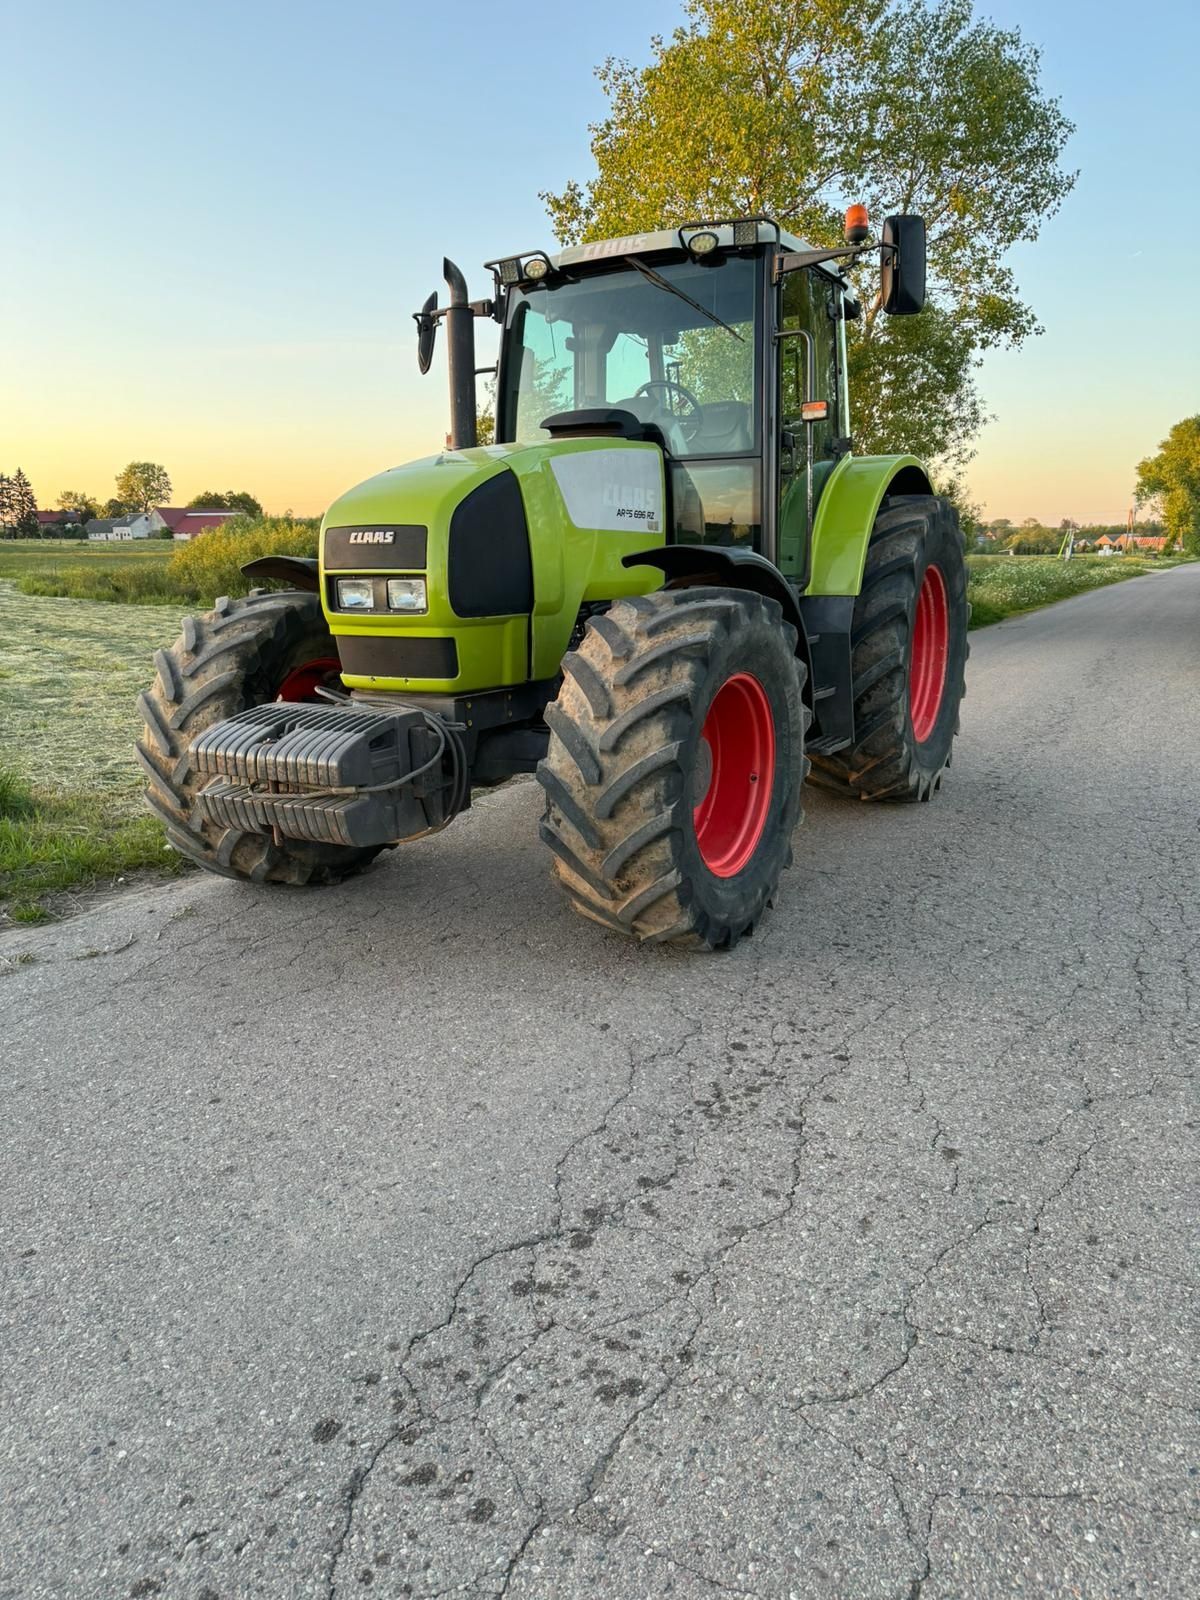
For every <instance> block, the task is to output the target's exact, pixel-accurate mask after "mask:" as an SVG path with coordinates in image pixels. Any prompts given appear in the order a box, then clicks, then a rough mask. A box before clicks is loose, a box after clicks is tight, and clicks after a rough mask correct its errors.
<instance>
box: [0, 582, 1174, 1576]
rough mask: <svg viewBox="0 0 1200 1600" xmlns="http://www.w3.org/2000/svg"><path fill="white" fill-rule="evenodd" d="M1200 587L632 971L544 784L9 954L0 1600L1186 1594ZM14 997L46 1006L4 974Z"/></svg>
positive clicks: (1007, 635) (1110, 619)
mask: <svg viewBox="0 0 1200 1600" xmlns="http://www.w3.org/2000/svg"><path fill="white" fill-rule="evenodd" d="M1198 794H1200V567H1195V566H1193V567H1184V568H1180V569H1178V570H1176V571H1174V572H1171V573H1167V574H1160V575H1155V576H1152V577H1149V578H1144V579H1140V580H1136V581H1134V582H1130V583H1127V584H1123V585H1120V586H1118V587H1115V588H1112V589H1107V590H1105V591H1102V592H1100V593H1096V594H1093V595H1089V596H1086V597H1082V598H1080V599H1077V600H1073V601H1069V602H1067V603H1065V604H1063V605H1061V606H1058V607H1056V608H1054V609H1052V610H1049V611H1045V612H1042V613H1040V614H1037V615H1034V616H1029V617H1026V618H1022V619H1018V620H1014V621H1012V622H1009V623H1006V624H1004V625H1002V626H1000V627H997V628H994V629H990V630H987V631H986V632H984V633H981V634H978V635H976V636H975V637H974V642H973V655H972V659H971V664H970V669H969V674H968V697H967V701H966V705H965V711H964V726H963V734H962V738H961V740H960V743H959V746H958V751H957V755H956V758H955V763H954V767H953V770H952V772H951V773H950V775H949V777H948V779H947V781H946V784H945V786H944V788H943V791H942V793H941V795H940V796H939V797H937V799H936V800H935V802H934V803H933V804H931V805H928V806H922V807H917V808H901V809H889V808H883V807H869V806H855V805H848V804H839V803H836V802H835V801H833V800H832V799H830V798H828V797H826V796H823V795H820V794H816V793H812V794H811V795H810V799H809V802H808V819H807V822H806V824H805V825H804V827H803V829H802V830H801V832H800V833H799V835H798V837H797V841H796V845H797V848H796V865H795V867H794V868H793V870H792V871H791V872H790V873H789V874H788V876H787V879H786V880H785V890H784V893H783V895H782V898H781V901H780V903H779V905H778V907H777V909H776V911H775V913H774V915H773V916H772V917H771V918H770V919H769V922H768V923H767V924H766V925H764V927H763V928H762V929H761V931H760V933H759V934H758V935H756V937H755V938H754V939H753V940H752V941H749V942H746V943H744V944H743V945H742V946H740V947H739V948H738V950H737V951H735V952H734V953H732V954H730V955H725V956H709V957H697V956H694V955H685V954H680V953H678V952H672V951H670V950H661V949H658V950H643V951H639V950H637V949H635V948H627V947H626V946H625V945H624V944H622V943H621V942H619V941H615V940H613V939H612V938H611V937H610V936H609V935H607V934H605V933H603V932H602V931H600V930H599V929H597V928H594V927H591V926H589V925H588V924H586V923H584V922H582V921H580V920H577V919H576V918H575V917H574V916H573V914H571V913H570V912H569V911H568V910H567V909H566V907H565V906H564V905H563V904H562V903H560V901H559V899H558V897H557V895H556V893H555V892H554V890H553V889H552V886H551V885H550V883H549V881H548V879H547V875H546V870H545V868H546V862H545V860H544V858H543V854H542V847H541V846H540V845H539V843H538V841H537V837H536V817H537V813H538V809H539V808H538V794H537V791H536V788H535V787H534V786H533V785H532V784H520V785H515V786H513V787H511V788H509V789H507V790H505V791H502V792H500V793H498V794H495V795H493V796H491V797H490V798H488V799H486V800H485V801H484V802H483V804H481V805H480V806H479V807H478V809H477V810H475V811H474V812H472V813H471V814H470V815H469V816H467V817H465V818H464V819H462V820H460V821H459V822H458V823H456V824H455V825H454V827H453V828H452V829H450V830H449V831H448V832H447V833H445V834H443V835H441V836H440V837H438V838H436V839H432V840H429V841H425V842H423V843H421V844H418V845H415V846H412V847H409V848H406V849H402V850H399V851H397V852H395V853H394V854H391V855H389V856H388V857H387V858H386V860H385V861H384V863H383V864H382V865H381V866H380V867H378V868H377V869H376V870H375V871H374V872H373V873H371V874H370V875H369V876H368V877H366V878H364V879H361V880H359V881H358V882H355V883H351V884H349V885H346V886H344V887H343V888H340V889H330V890H319V891H315V892H311V893H305V892H297V891H291V892H289V891H286V890H275V891H264V890H258V889H252V888H244V887H240V886H237V885H232V884H228V883H225V882H222V881H219V880H215V879H208V878H201V877H195V878H191V879H189V880H186V881H184V882H183V883H182V884H174V885H171V886H167V887H163V888H158V889H151V890H145V891H140V892H137V893H135V894H131V895H129V897H128V898H126V899H125V900H123V901H121V902H120V903H118V904H114V905H110V906H108V907H105V908H102V909H100V910H97V911H94V912H91V913H89V914H87V915H84V916H81V917H79V918H77V919H75V920H74V921H71V922H69V923H65V924H62V925H60V926H58V927H55V928H52V929H50V930H48V931H28V932H25V933H18V934H14V935H9V936H7V937H6V939H5V940H4V941H3V943H0V958H2V962H3V965H4V968H5V971H4V975H3V976H0V1010H2V1012H3V1018H2V1033H0V1038H2V1040H3V1054H4V1066H3V1072H2V1080H3V1088H2V1098H0V1245H2V1252H0V1258H2V1261H3V1274H4V1283H3V1295H2V1300H0V1396H2V1401H0V1403H2V1407H3V1414H2V1417H0V1478H2V1487H3V1493H2V1494H0V1596H3V1597H4V1600H18V1597H19V1600H38V1597H45V1596H54V1597H63V1600H91V1597H97V1600H110V1597H120V1596H149V1595H163V1596H170V1597H176V1596H178V1597H188V1600H213V1597H215V1596H219V1597H220V1600H238V1597H242V1596H272V1597H274V1596H329V1595H336V1596H338V1597H346V1596H352V1595H357V1594H359V1593H364V1594H366V1593H370V1594H371V1595H372V1596H388V1597H392V1596H401V1595H406V1596H407V1595H412V1596H433V1595H450V1594H454V1595H466V1596H474V1597H482V1596H493V1595H500V1594H505V1595H508V1596H511V1597H513V1600H542V1597H566V1596H571V1597H585V1596H586V1597H591V1596H603V1597H611V1600H651V1597H653V1600H658V1597H660V1596H672V1597H684V1600H689V1597H692V1596H697V1597H699V1596H709V1595H715V1594H721V1595H735V1596H738V1595H741V1596H749V1595H756V1596H769V1597H772V1600H774V1597H785V1596H789V1597H790V1596H798V1597H808V1596H833V1597H839V1600H840V1597H849V1600H858V1597H876V1596H878V1597H895V1600H915V1597H917V1596H920V1597H921V1600H947V1597H950V1596H961V1597H970V1600H975V1597H981V1596H1000V1595H1004V1596H1009V1595H1014V1594H1016V1595H1029V1596H1039V1597H1041V1596H1059V1595H1063V1596H1066V1595H1071V1596H1083V1597H1086V1600H1097V1597H1107V1596H1122V1597H1124V1596H1129V1595H1179V1596H1185V1595H1186V1596H1194V1595H1196V1594H1197V1593H1200V1522H1198V1521H1197V1518H1196V1512H1197V1503H1196V1498H1197V1490H1198V1489H1200V1476H1198V1472H1200V1466H1198V1463H1200V1450H1198V1444H1200V1429H1198V1426H1197V1418H1198V1412H1197V1401H1198V1395H1197V1361H1198V1357H1200V1323H1198V1319H1197V1303H1198V1287H1197V1286H1198V1281H1200V1273H1198V1260H1197V1240H1198V1233H1197V1223H1198V1221H1200V1207H1198V1206H1197V1198H1198V1194H1197V1189H1196V1187H1195V1176H1196V1171H1197V1168H1196V1157H1197V1153H1198V1151H1197V1132H1196V1130H1197V1123H1198V1117H1197V1099H1196V1084H1195V1073H1196V1061H1197V1055H1198V1053H1200V1011H1198V1009H1197V989H1196V979H1197V974H1196V959H1197V947H1198V937H1197V934H1198V929H1200V908H1198V905H1197V858H1198V843H1200V840H1198V834H1197V798H1196V797H1197V795H1198ZM22 955H25V956H32V957H34V958H36V959H33V960H24V961H22V960H21V959H20V957H21V956H22Z"/></svg>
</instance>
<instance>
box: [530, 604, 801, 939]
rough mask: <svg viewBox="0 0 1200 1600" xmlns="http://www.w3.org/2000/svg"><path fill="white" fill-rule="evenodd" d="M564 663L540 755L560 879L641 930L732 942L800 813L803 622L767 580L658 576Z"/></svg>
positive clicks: (594, 909)
mask: <svg viewBox="0 0 1200 1600" xmlns="http://www.w3.org/2000/svg"><path fill="white" fill-rule="evenodd" d="M563 673H564V678H563V686H562V690H561V692H560V694H559V696H558V699H557V700H556V701H555V703H554V704H553V705H551V706H549V707H548V708H547V711H546V722H547V724H548V725H549V728H550V745H549V750H548V753H547V755H546V759H545V760H544V761H543V762H542V763H541V765H540V766H539V768H538V780H539V782H540V783H541V785H542V787H543V789H544V790H545V794H546V811H545V816H544V818H543V821H542V825H541V834H542V838H543V840H544V841H545V843H546V844H547V845H548V846H549V847H550V849H551V850H552V851H553V852H554V857H555V859H554V864H553V869H552V870H553V874H554V877H555V879H556V881H557V882H558V884H559V886H560V887H561V888H562V890H563V891H564V893H565V894H566V895H567V898H568V899H569V900H570V901H571V903H572V905H574V907H575V908H576V910H578V911H580V912H581V913H582V914H583V915H584V916H586V917H590V918H592V919H593V920H594V921H596V922H599V923H602V924H603V925H604V926H605V927H607V928H611V929H613V930H614V931H616V932H618V933H623V934H625V935H627V936H629V937H632V938H635V939H638V940H640V941H643V942H645V943H659V942H671V943H676V944H683V945H691V946H693V947H698V948H705V949H719V948H727V947H730V946H732V945H734V944H736V943H737V941H738V939H739V938H741V937H742V936H743V935H744V934H748V933H751V932H752V931H753V929H754V926H755V924H756V923H757V922H758V920H759V918H760V917H761V916H762V915H763V913H764V912H765V910H766V909H767V907H768V905H769V904H771V902H772V899H773V896H774V894H775V891H776V888H777V885H778V883H779V878H780V875H781V873H782V872H783V869H784V868H785V867H786V866H788V865H790V863H791V857H792V852H791V836H792V832H793V830H794V828H795V827H796V825H797V823H798V822H799V821H800V817H801V810H800V800H801V788H802V785H803V782H804V776H805V772H806V770H807V763H806V760H805V756H804V728H805V723H806V718H807V713H806V712H805V709H804V706H803V704H802V701H801V691H802V688H803V683H804V666H803V663H802V662H800V661H799V660H798V659H797V657H796V632H795V629H794V628H792V627H791V626H790V625H789V624H787V623H785V622H784V620H783V614H782V611H781V610H780V607H779V605H778V604H777V603H776V602H775V601H774V600H770V599H767V598H764V597H763V596H761V595H756V594H750V593H747V592H745V591H742V590H731V589H718V588H690V589H669V590H660V591H659V592H658V593H657V594H652V595H645V596H640V597H636V598H633V599H629V600H619V601H617V602H616V603H615V604H614V605H613V606H612V607H611V608H610V609H609V610H608V611H607V612H605V613H604V614H603V615H601V616H598V617H593V618H592V620H591V622H590V623H589V626H588V630H587V633H586V635H585V636H584V639H583V642H582V643H581V645H580V647H579V649H578V650H577V651H574V652H572V653H570V654H569V655H567V656H565V657H564V659H563Z"/></svg>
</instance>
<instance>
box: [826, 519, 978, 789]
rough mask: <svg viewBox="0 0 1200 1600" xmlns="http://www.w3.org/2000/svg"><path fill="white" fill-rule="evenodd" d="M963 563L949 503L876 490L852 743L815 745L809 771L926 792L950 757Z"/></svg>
mask: <svg viewBox="0 0 1200 1600" xmlns="http://www.w3.org/2000/svg"><path fill="white" fill-rule="evenodd" d="M969 617H970V606H969V605H968V604H967V569H966V562H965V561H964V559H963V542H962V535H961V533H960V532H959V528H958V516H957V513H956V512H955V510H954V508H953V506H951V505H950V504H949V503H948V502H947V501H945V500H942V499H939V498H938V497H937V496H935V495H917V494H912V495H891V496H889V497H888V498H887V499H885V500H884V502H883V505H882V506H881V507H880V510H879V515H878V516H877V517H876V519H875V527H874V529H873V530H872V533H871V542H870V544H869V545H868V546H867V560H866V566H865V568H864V571H863V582H862V589H861V590H860V592H859V595H858V599H857V601H856V602H855V606H854V620H853V624H852V635H851V643H852V655H851V678H852V692H853V696H854V744H853V745H852V746H851V747H850V748H849V749H847V750H839V751H837V752H836V753H835V754H833V755H819V754H817V753H815V752H814V755H813V767H812V781H813V782H814V783H816V784H819V785H820V786H821V787H822V788H825V789H833V790H836V791H837V792H838V793H840V794H847V795H852V796H854V797H855V798H857V799H860V800H899V801H914V800H928V799H929V797H930V795H931V794H934V793H935V792H936V791H937V790H938V789H939V788H940V787H941V781H942V773H943V771H944V770H945V768H946V767H948V766H949V765H950V755H951V747H952V745H953V743H954V736H955V734H956V733H957V732H958V725H959V706H960V703H961V701H962V697H963V693H964V679H963V675H964V670H965V667H966V663H967V655H968V650H969V646H968V644H967V622H968V619H969Z"/></svg>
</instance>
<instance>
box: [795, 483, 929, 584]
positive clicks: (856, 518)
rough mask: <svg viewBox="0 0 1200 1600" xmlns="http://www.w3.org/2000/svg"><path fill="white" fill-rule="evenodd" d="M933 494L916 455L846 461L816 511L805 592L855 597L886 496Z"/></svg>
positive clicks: (826, 490)
mask: <svg viewBox="0 0 1200 1600" xmlns="http://www.w3.org/2000/svg"><path fill="white" fill-rule="evenodd" d="M932 493H933V488H932V485H931V484H930V482H929V478H928V475H927V474H926V472H925V468H924V467H923V466H922V465H921V463H920V462H919V461H918V460H917V458H916V456H843V457H842V459H841V460H840V461H839V462H838V464H837V466H836V467H835V468H834V470H833V472H832V473H831V474H830V476H829V480H828V482H827V483H826V485H825V488H824V490H823V491H822V494H821V500H820V504H819V505H818V507H817V516H816V521H815V523H814V524H813V536H812V559H811V562H810V564H809V574H810V576H809V580H808V585H807V588H806V590H805V593H806V594H808V595H825V594H842V595H847V594H848V595H856V594H857V593H858V592H859V590H860V589H861V588H862V579H863V568H864V567H865V566H866V561H867V545H868V544H869V543H870V540H871V531H872V529H873V528H874V526H875V518H876V516H877V515H878V513H879V507H880V504H881V503H882V501H883V497H884V496H885V495H888V494H932Z"/></svg>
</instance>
